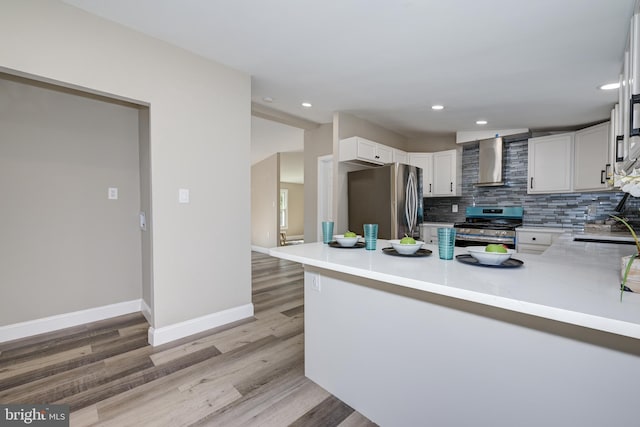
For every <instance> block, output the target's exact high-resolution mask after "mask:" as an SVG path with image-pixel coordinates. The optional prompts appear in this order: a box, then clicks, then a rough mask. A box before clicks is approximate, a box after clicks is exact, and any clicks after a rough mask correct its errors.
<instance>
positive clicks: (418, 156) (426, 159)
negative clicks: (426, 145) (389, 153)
mask: <svg viewBox="0 0 640 427" xmlns="http://www.w3.org/2000/svg"><path fill="white" fill-rule="evenodd" d="M409 164H410V165H412V166H417V167H419V168H422V197H432V196H433V153H409Z"/></svg>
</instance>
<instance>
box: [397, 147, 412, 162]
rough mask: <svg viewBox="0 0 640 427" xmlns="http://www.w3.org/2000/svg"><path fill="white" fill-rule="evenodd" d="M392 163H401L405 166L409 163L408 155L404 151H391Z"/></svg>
mask: <svg viewBox="0 0 640 427" xmlns="http://www.w3.org/2000/svg"><path fill="white" fill-rule="evenodd" d="M393 163H403V164H405V165H408V164H410V163H409V153H407V152H406V151H402V150H398V149H397V148H394V149H393Z"/></svg>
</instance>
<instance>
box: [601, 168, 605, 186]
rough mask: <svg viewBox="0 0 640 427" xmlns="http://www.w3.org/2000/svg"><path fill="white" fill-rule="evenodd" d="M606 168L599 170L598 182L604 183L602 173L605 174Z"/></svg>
mask: <svg viewBox="0 0 640 427" xmlns="http://www.w3.org/2000/svg"><path fill="white" fill-rule="evenodd" d="M605 172H606V170H601V171H600V184H604V175H605Z"/></svg>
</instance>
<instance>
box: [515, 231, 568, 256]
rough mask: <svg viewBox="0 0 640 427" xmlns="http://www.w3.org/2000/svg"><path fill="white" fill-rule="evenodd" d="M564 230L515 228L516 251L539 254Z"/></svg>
mask: <svg viewBox="0 0 640 427" xmlns="http://www.w3.org/2000/svg"><path fill="white" fill-rule="evenodd" d="M563 232H564V230H562V229H553V228H540V229H532V228H527V229H525V228H523V229H516V251H517V252H518V253H525V254H538V255H539V254H541V253H543V252H544V251H545V250H547V248H548V247H549V246H551V244H552V243H553V242H554V241H555V240H556V239H557V238H558V236H560V235H561V234H562V233H563Z"/></svg>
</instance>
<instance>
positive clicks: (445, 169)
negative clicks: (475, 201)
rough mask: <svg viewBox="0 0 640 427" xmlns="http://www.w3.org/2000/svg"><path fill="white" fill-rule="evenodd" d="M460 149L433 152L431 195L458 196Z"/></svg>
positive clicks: (459, 187)
mask: <svg viewBox="0 0 640 427" xmlns="http://www.w3.org/2000/svg"><path fill="white" fill-rule="evenodd" d="M461 186H462V149H461V148H457V149H454V150H447V151H439V152H437V153H433V196H440V197H446V196H450V197H451V196H460V195H461Z"/></svg>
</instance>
